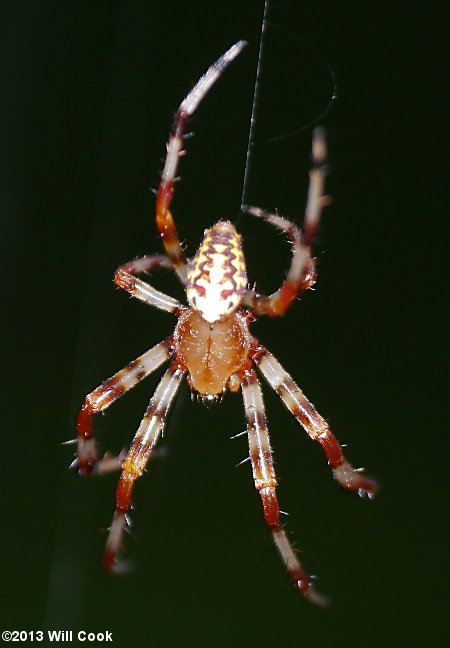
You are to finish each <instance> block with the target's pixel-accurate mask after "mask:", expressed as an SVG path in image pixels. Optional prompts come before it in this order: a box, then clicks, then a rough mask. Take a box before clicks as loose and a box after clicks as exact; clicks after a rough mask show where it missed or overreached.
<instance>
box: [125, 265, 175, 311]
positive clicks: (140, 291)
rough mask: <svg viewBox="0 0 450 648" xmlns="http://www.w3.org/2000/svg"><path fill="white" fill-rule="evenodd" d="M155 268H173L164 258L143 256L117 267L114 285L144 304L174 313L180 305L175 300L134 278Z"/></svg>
mask: <svg viewBox="0 0 450 648" xmlns="http://www.w3.org/2000/svg"><path fill="white" fill-rule="evenodd" d="M157 266H161V267H163V268H173V265H172V262H171V260H170V259H168V258H167V257H165V256H157V255H155V256H144V257H141V258H140V259H135V260H134V261H130V262H129V263H124V264H123V265H121V266H119V267H118V268H117V270H116V272H115V275H114V283H115V284H116V285H117V286H119V287H120V288H123V289H124V290H127V291H128V292H129V293H130V294H131V296H132V297H136V298H137V299H140V300H141V301H143V302H145V303H146V304H150V305H151V306H155V307H156V308H159V309H160V310H165V311H168V312H169V313H175V312H176V311H177V310H178V308H180V303H179V302H178V301H177V300H176V299H174V298H173V297H169V295H165V294H164V293H162V292H160V291H159V290H156V289H155V288H153V286H150V284H148V283H147V282H146V281H142V280H141V279H138V278H137V277H136V276H135V275H137V274H140V273H142V272H144V273H148V272H151V270H153V268H155V267H157Z"/></svg>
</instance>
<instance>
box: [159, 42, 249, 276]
mask: <svg viewBox="0 0 450 648" xmlns="http://www.w3.org/2000/svg"><path fill="white" fill-rule="evenodd" d="M245 45H246V43H245V41H238V42H237V43H235V44H234V45H232V46H231V47H230V48H229V49H228V50H227V51H226V52H225V53H224V54H223V55H222V56H221V57H220V58H219V59H218V60H217V61H216V62H215V63H213V64H212V65H211V66H210V67H209V68H208V70H207V71H206V72H205V74H204V75H203V76H202V77H201V78H200V79H199V80H198V81H197V83H196V84H195V86H194V87H193V88H192V90H191V91H190V92H189V93H188V95H187V96H186V97H185V98H184V99H183V101H182V102H181V104H180V106H179V108H178V110H177V112H176V114H175V119H174V121H173V126H172V131H171V133H170V137H169V141H168V143H167V154H166V160H165V163H164V169H163V172H162V175H161V182H160V183H159V188H158V194H157V198H156V226H157V228H158V231H159V234H160V236H161V239H162V242H163V244H164V247H165V249H166V252H167V254H168V255H169V257H170V260H171V261H172V263H173V266H174V268H175V271H176V273H177V274H178V277H179V279H180V281H181V282H182V283H183V284H185V283H186V275H187V259H186V256H185V254H184V251H183V248H182V246H181V243H180V239H179V236H178V233H177V229H176V226H175V222H174V219H173V216H172V213H171V211H170V206H171V203H172V198H173V194H174V188H175V181H176V179H177V172H178V163H179V159H180V156H181V155H182V150H183V139H184V137H185V129H186V124H187V121H188V119H189V117H191V115H192V114H193V113H194V112H195V110H196V109H197V106H198V105H199V103H200V102H201V101H202V100H203V99H204V97H205V96H206V94H207V93H208V92H209V90H210V89H211V87H212V86H213V85H214V83H215V82H216V81H217V79H218V78H219V77H220V75H221V74H222V72H223V71H224V69H225V68H226V67H227V66H228V65H229V63H231V61H233V60H234V59H235V58H236V56H238V55H239V54H240V52H241V51H242V49H243V48H244V47H245Z"/></svg>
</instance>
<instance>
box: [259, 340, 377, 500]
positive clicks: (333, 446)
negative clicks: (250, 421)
mask: <svg viewBox="0 0 450 648" xmlns="http://www.w3.org/2000/svg"><path fill="white" fill-rule="evenodd" d="M253 360H254V362H255V364H256V365H257V367H258V369H259V370H260V372H261V373H262V375H263V376H264V378H265V379H266V380H267V382H268V383H269V385H270V386H271V387H272V388H273V389H274V390H275V391H276V393H277V394H278V396H280V398H281V400H282V401H283V403H284V405H285V406H286V407H287V409H288V410H289V411H290V412H291V413H292V414H293V415H294V417H295V418H296V419H297V421H298V422H299V423H300V425H301V426H302V427H303V428H304V429H305V430H306V432H307V433H308V435H309V436H310V437H311V439H313V440H314V441H317V442H318V443H320V445H321V446H322V448H323V450H324V452H325V456H326V458H327V460H328V463H329V465H330V467H331V469H332V471H333V475H334V478H335V479H336V481H337V482H338V483H339V484H340V485H341V486H342V487H343V488H345V489H346V490H348V491H354V492H356V493H358V495H361V496H365V495H366V496H368V497H369V498H372V497H374V496H375V494H376V492H377V483H376V482H375V480H373V479H371V478H370V477H366V476H365V475H364V474H363V473H362V472H361V471H360V470H356V469H355V468H353V466H352V465H351V464H350V463H349V462H348V461H347V459H346V458H345V456H344V454H343V452H342V447H341V445H340V443H339V441H338V440H337V439H336V437H335V436H334V434H333V433H332V432H331V430H330V428H329V427H328V423H327V422H326V421H325V419H324V418H322V417H321V416H320V414H319V413H318V412H317V411H316V409H315V408H314V405H313V404H312V403H310V402H309V400H308V399H307V398H306V396H305V395H304V394H303V392H302V391H301V389H300V388H299V387H298V385H296V383H295V382H294V381H293V380H292V378H291V376H290V375H289V374H288V373H287V372H286V371H285V370H284V369H283V367H282V366H281V365H280V363H279V362H278V360H277V359H276V358H275V357H274V356H273V355H272V354H271V353H269V351H267V349H265V348H264V347H262V346H258V347H257V348H256V349H254V351H253Z"/></svg>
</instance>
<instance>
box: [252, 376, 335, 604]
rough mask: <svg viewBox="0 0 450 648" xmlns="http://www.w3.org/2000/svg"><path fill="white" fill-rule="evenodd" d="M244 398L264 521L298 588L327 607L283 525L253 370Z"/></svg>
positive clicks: (264, 422) (267, 433)
mask: <svg viewBox="0 0 450 648" xmlns="http://www.w3.org/2000/svg"><path fill="white" fill-rule="evenodd" d="M242 395H243V398H244V406H245V414H246V418H247V434H248V443H249V450H250V460H251V462H252V468H253V478H254V481H255V486H256V488H257V490H258V492H259V494H260V496H261V499H262V503H263V510H264V519H265V521H266V524H267V525H268V526H269V527H270V529H271V531H272V535H273V539H274V542H275V545H276V547H277V549H278V551H279V553H280V555H281V558H282V559H283V562H284V564H285V566H286V569H287V571H288V573H289V575H290V577H291V579H292V581H293V583H294V585H295V587H296V588H297V589H298V590H300V591H301V592H302V593H303V594H304V595H305V596H306V597H307V598H308V599H309V600H310V601H312V602H313V603H318V604H319V605H323V604H325V603H326V599H325V598H324V597H322V596H321V595H320V594H318V593H317V592H316V590H315V589H314V588H313V587H312V585H311V583H310V580H309V578H308V576H307V574H306V573H305V571H304V569H303V567H302V565H301V563H300V561H299V559H298V558H297V555H296V554H295V552H294V549H293V548H292V545H291V543H290V542H289V539H288V537H287V535H286V532H285V531H284V529H283V528H282V527H281V524H280V508H279V506H278V500H277V495H276V491H275V488H276V484H277V481H276V476H275V470H274V467H273V461H272V450H271V447H270V439H269V432H268V429H267V424H266V416H265V411H264V403H263V398H262V392H261V387H260V384H259V381H258V378H257V377H256V373H255V371H254V370H253V369H251V370H247V371H246V373H245V376H244V378H243V379H242Z"/></svg>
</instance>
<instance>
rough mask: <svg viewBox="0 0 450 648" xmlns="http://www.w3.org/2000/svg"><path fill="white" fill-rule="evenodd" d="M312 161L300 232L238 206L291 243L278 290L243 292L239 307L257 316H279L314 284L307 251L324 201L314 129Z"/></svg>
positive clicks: (321, 138) (322, 149)
mask: <svg viewBox="0 0 450 648" xmlns="http://www.w3.org/2000/svg"><path fill="white" fill-rule="evenodd" d="M312 161H313V166H312V169H311V171H310V172H309V190H308V200H307V204H306V210H305V218H304V221H303V229H302V231H301V232H300V230H299V229H298V227H297V226H296V225H295V224H294V223H292V222H291V221H289V220H287V219H286V218H282V217H281V216H278V215H277V214H270V213H269V212H267V211H264V210H263V209H259V208H258V207H249V206H246V205H243V206H242V210H243V211H244V212H247V213H249V214H251V215H252V216H256V217H258V218H262V219H263V220H266V221H267V222H269V223H271V225H274V226H275V227H277V228H278V229H280V230H281V231H283V232H286V233H287V234H288V236H289V238H290V241H291V244H292V260H291V266H290V268H289V270H288V273H287V276H286V279H285V280H284V282H283V284H282V285H281V287H280V288H279V289H278V290H277V291H276V292H274V293H272V294H271V295H268V296H266V295H260V294H259V293H257V292H256V291H255V290H247V291H246V292H245V293H244V297H243V305H244V306H248V307H249V308H251V309H252V310H254V311H255V313H256V314H257V315H269V316H271V317H276V316H278V315H283V314H284V313H285V312H286V310H287V309H288V308H289V306H290V305H291V304H292V302H293V301H294V300H295V299H296V298H297V296H298V295H299V294H300V293H302V292H303V291H305V290H307V289H308V288H310V287H311V286H312V285H314V283H315V280H316V276H317V273H316V265H315V260H314V259H313V258H312V257H311V248H312V244H313V241H314V236H315V234H316V232H317V228H318V226H319V222H320V216H321V213H322V207H323V206H324V205H325V204H326V201H327V197H326V196H324V188H325V173H326V167H325V163H326V140H325V134H324V132H323V130H321V129H317V128H316V129H315V131H314V133H313V143H312Z"/></svg>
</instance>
